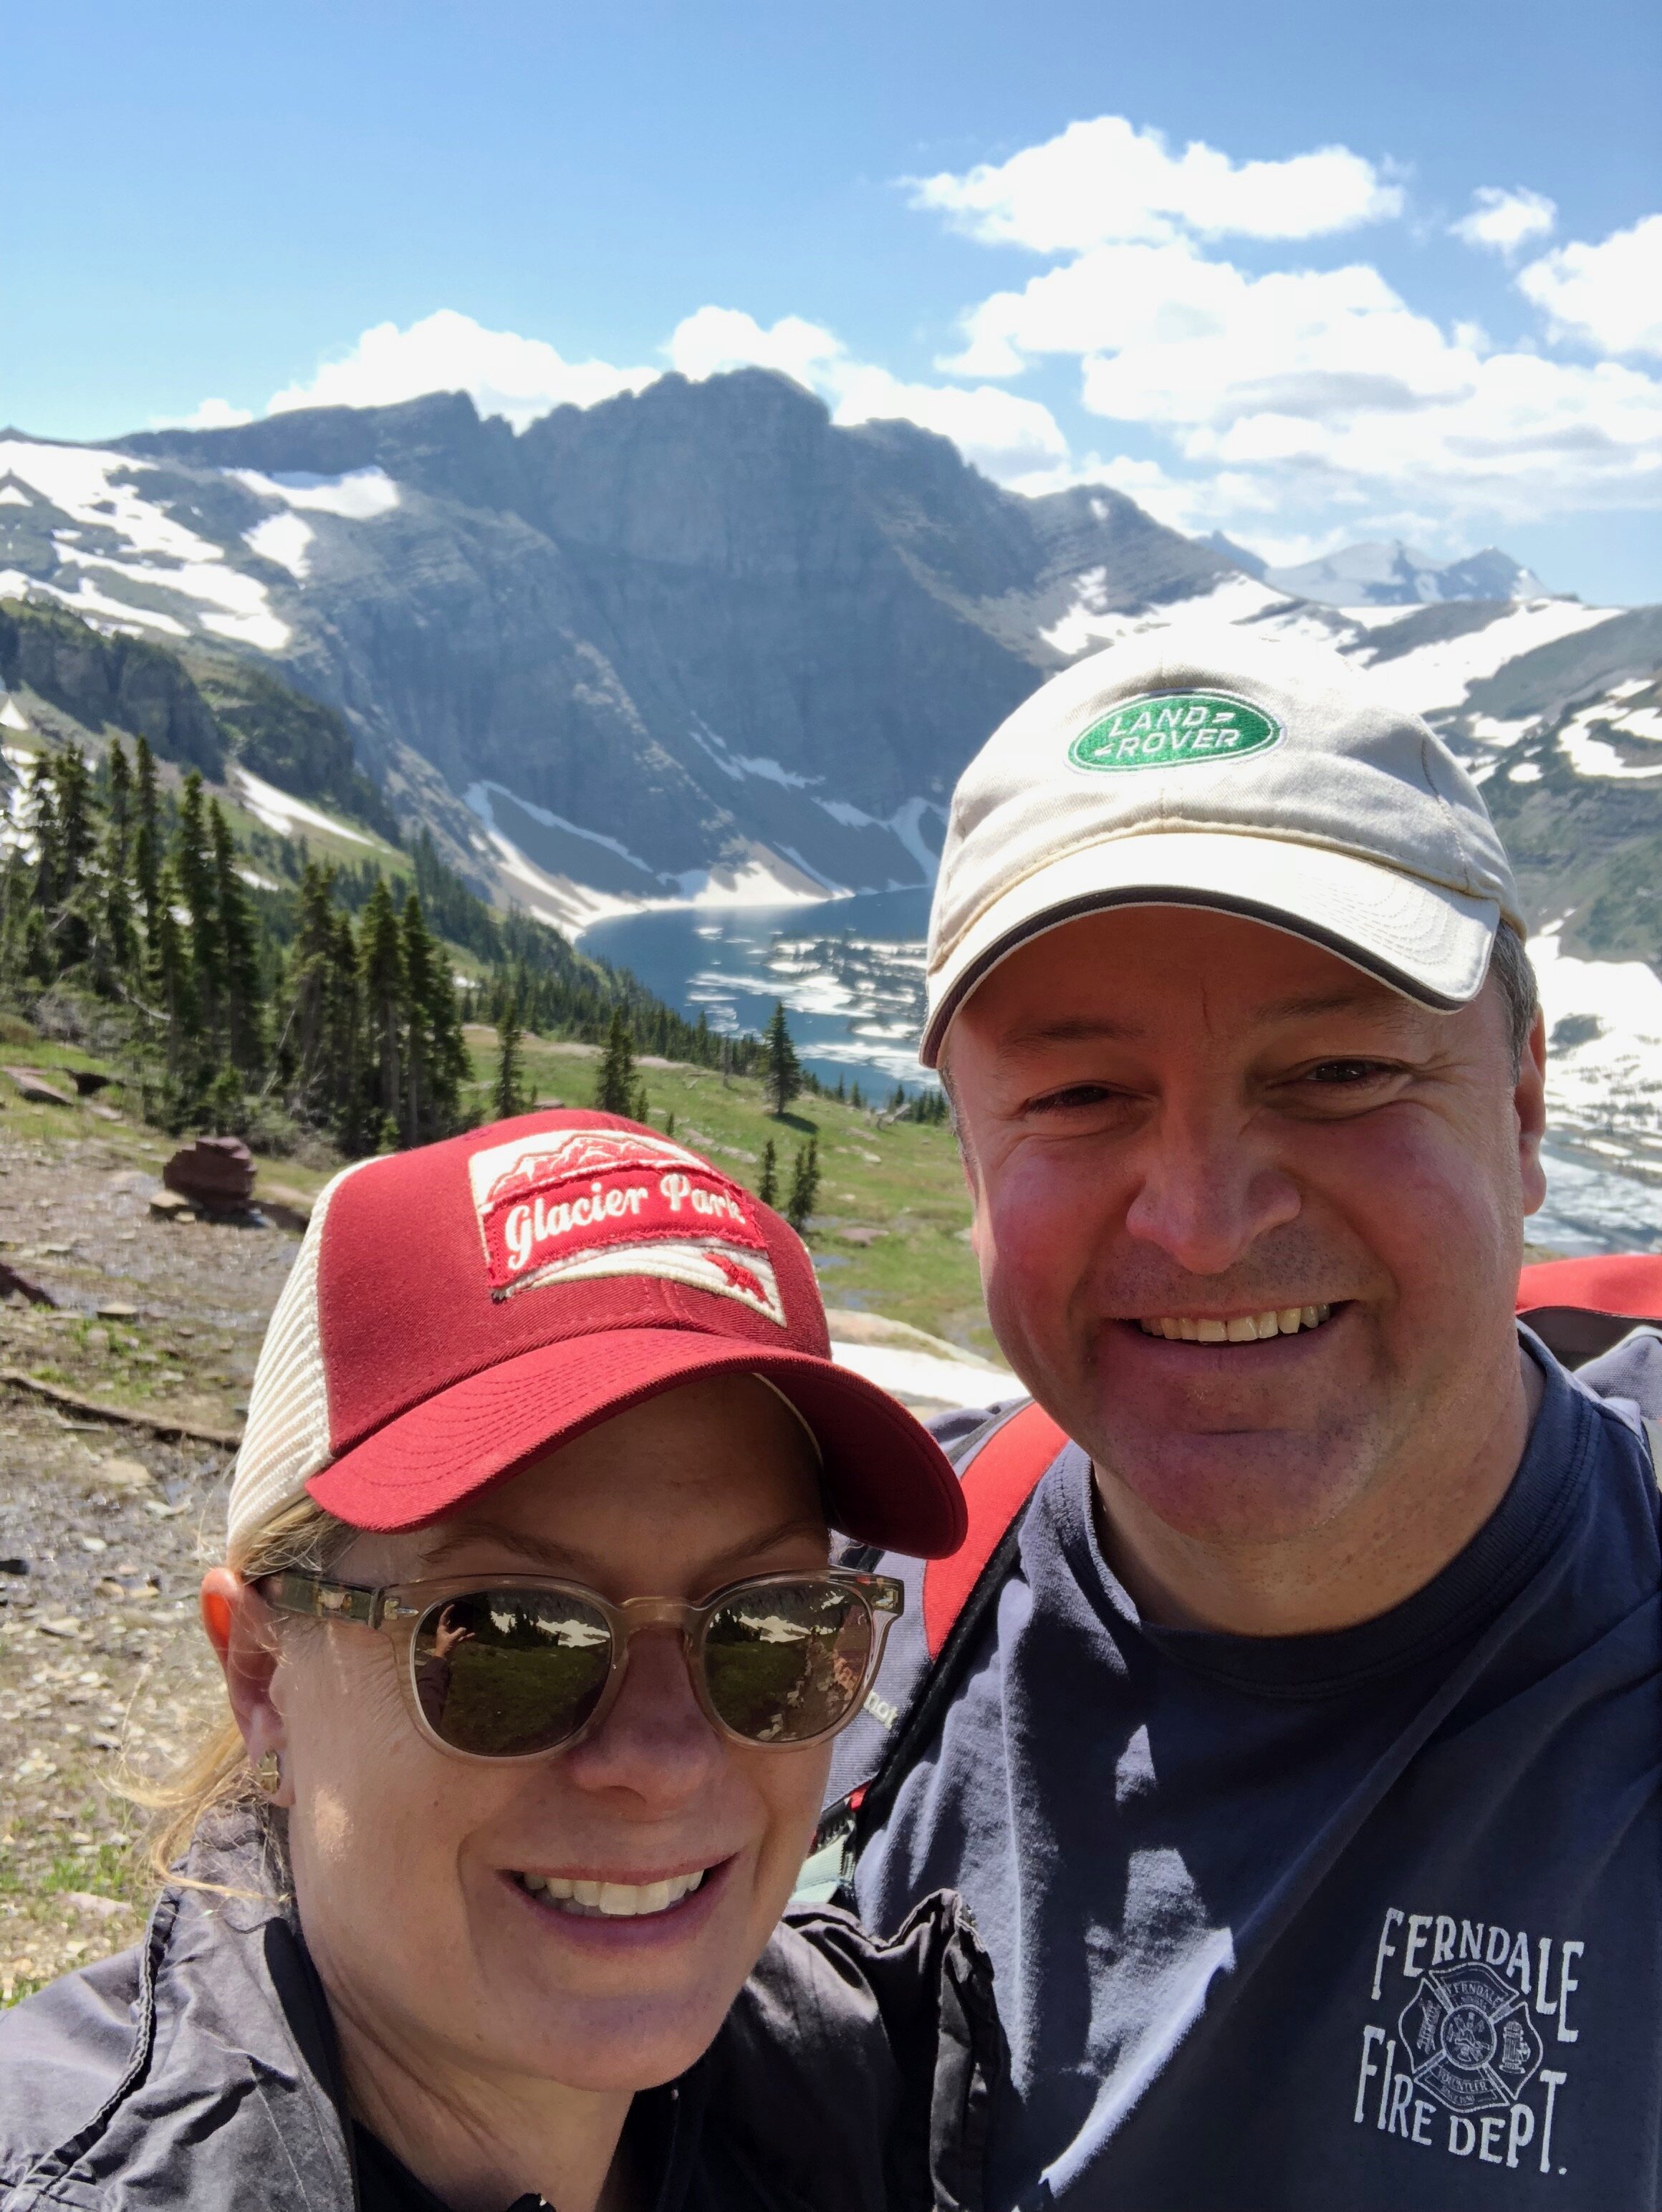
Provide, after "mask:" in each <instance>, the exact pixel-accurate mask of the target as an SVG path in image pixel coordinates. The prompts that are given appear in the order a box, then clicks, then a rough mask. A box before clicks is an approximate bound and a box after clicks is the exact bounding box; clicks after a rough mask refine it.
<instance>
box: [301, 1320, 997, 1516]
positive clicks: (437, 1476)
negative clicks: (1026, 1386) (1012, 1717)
mask: <svg viewBox="0 0 1662 2212" xmlns="http://www.w3.org/2000/svg"><path fill="white" fill-rule="evenodd" d="M719 1375H759V1376H763V1377H764V1379H765V1380H766V1381H768V1382H770V1383H774V1384H775V1385H776V1387H777V1388H778V1389H780V1390H782V1392H783V1393H784V1394H785V1395H786V1396H787V1397H788V1399H789V1400H790V1401H791V1403H792V1404H793V1405H794V1407H796V1408H797V1410H798V1411H799V1412H800V1413H801V1415H802V1417H803V1419H805V1420H806V1421H807V1425H808V1426H809V1427H810V1428H811V1429H812V1430H813V1433H814V1435H815V1437H817V1438H818V1439H819V1447H820V1449H821V1451H822V1452H823V1454H824V1455H825V1494H826V1510H827V1512H828V1513H829V1515H830V1516H831V1522H832V1523H833V1525H834V1526H835V1527H836V1528H838V1529H840V1530H841V1531H842V1532H843V1534H845V1535H849V1536H852V1537H854V1538H855V1540H856V1541H859V1542H861V1543H865V1544H876V1545H879V1546H880V1547H882V1548H883V1549H884V1550H885V1551H896V1552H904V1553H909V1554H910V1555H911V1556H912V1557H914V1558H917V1559H941V1558H944V1557H945V1556H946V1555H947V1553H951V1552H955V1551H956V1550H957V1549H958V1547H959V1545H960V1544H961V1543H962V1542H963V1541H964V1533H965V1525H966V1524H965V1511H964V1497H963V1492H962V1490H961V1489H960V1487H959V1481H958V1478H957V1476H956V1475H955V1474H953V1470H952V1467H951V1464H950V1463H949V1462H948V1461H947V1457H946V1455H945V1454H944V1453H943V1452H942V1451H941V1448H940V1446H939V1445H938V1444H937V1443H935V1441H934V1437H931V1436H930V1434H929V1432H928V1430H927V1429H925V1428H924V1427H923V1426H922V1424H921V1423H920V1422H918V1421H916V1420H914V1419H913V1418H912V1416H911V1415H910V1413H907V1411H906V1410H905V1408H904V1407H903V1406H900V1405H898V1404H897V1403H896V1401H894V1400H893V1399H892V1398H891V1397H889V1396H888V1395H887V1394H886V1392H884V1391H882V1390H880V1389H878V1388H877V1387H876V1385H875V1384H874V1383H868V1382H866V1381H865V1380H864V1378H863V1377H862V1376H858V1375H855V1374H852V1373H850V1372H849V1371H848V1370H845V1369H843V1368H839V1367H836V1366H834V1365H833V1364H831V1361H830V1360H827V1359H817V1358H813V1356H812V1355H811V1354H809V1353H807V1352H768V1351H767V1350H765V1349H764V1347H763V1346H759V1345H758V1346H745V1345H741V1344H738V1343H735V1342H734V1340H733V1338H731V1337H715V1336H703V1335H700V1334H696V1333H695V1332H693V1331H691V1330H680V1329H650V1328H642V1329H617V1330H613V1331H606V1332H600V1333H598V1334H594V1335H592V1336H583V1337H576V1338H573V1339H570V1340H567V1341H565V1342H563V1343H559V1344H548V1345H541V1346H538V1347H537V1349H536V1350H534V1351H532V1352H522V1353H521V1354H520V1356H519V1357H518V1358H514V1359H508V1360H503V1361H502V1363H501V1364H499V1365H497V1366H495V1367H489V1368H486V1369H484V1370H483V1371H482V1372H481V1373H479V1374H478V1375H470V1376H466V1378H465V1379H464V1380H463V1381H461V1382H460V1383H454V1384H453V1385H452V1386H451V1387H450V1389H447V1390H443V1391H441V1392H439V1393H438V1395H436V1396H435V1397H432V1398H429V1399H427V1400H425V1401H423V1403H422V1404H421V1405H419V1406H415V1407H411V1409H410V1411H409V1412H408V1413H403V1414H400V1415H399V1418H398V1419H396V1420H393V1421H389V1422H388V1423H387V1425H386V1426H385V1427H384V1428H381V1429H378V1430H377V1431H375V1433H374V1435H373V1436H371V1437H366V1438H365V1440H364V1441H363V1442H362V1443H360V1444H356V1445H355V1446H353V1448H352V1449H350V1450H349V1451H346V1452H344V1453H343V1454H342V1455H341V1456H340V1457H339V1458H338V1460H336V1461H334V1462H332V1465H330V1466H328V1467H326V1468H324V1469H323V1470H322V1471H321V1472H320V1474H314V1476H313V1477H312V1478H311V1480H310V1481H308V1482H307V1486H306V1487H307V1491H308V1492H310V1493H311V1495H312V1497H313V1498H314V1499H315V1500H316V1502H317V1503H318V1504H320V1506H322V1508H323V1509H324V1510H325V1511H326V1513H332V1514H333V1515H334V1516H336V1518H337V1519H338V1520H341V1521H344V1522H347V1523H348V1524H349V1525H350V1527H352V1528H366V1529H378V1530H393V1529H404V1528H422V1527H424V1526H425V1525H426V1524H427V1523H428V1522H432V1521H436V1520H438V1519H440V1518H441V1516H443V1515H445V1514H447V1513H449V1512H452V1511H454V1509H455V1508H456V1507H457V1506H458V1505H460V1504H462V1503H463V1502H464V1501H465V1500H466V1499H467V1498H473V1497H476V1496H477V1495H478V1493H479V1492H481V1491H484V1490H486V1489H489V1488H490V1486H491V1485H492V1484H493V1483H496V1482H500V1481H502V1480H504V1479H505V1478H506V1477H507V1476H508V1475H510V1474H514V1473H515V1472H516V1471H517V1470H518V1469H519V1468H522V1467H524V1466H525V1465H526V1464H527V1462H530V1461H531V1460H533V1459H535V1458H537V1457H539V1456H540V1455H542V1454H543V1453H545V1452H548V1451H552V1450H554V1449H557V1447H558V1446H559V1445H561V1444H563V1443H569V1442H570V1441H571V1439H572V1438H573V1437H576V1436H579V1435H581V1433H582V1431H584V1430H585V1429H591V1428H593V1427H594V1426H595V1425H596V1424H597V1423H599V1422H600V1421H603V1420H606V1419H609V1418H610V1417H611V1416H612V1414H614V1413H623V1412H624V1410H625V1409H626V1408H627V1407H630V1406H635V1405H639V1404H640V1403H641V1402H642V1401H643V1400H645V1399H648V1398H651V1397H654V1396H656V1395H657V1394H658V1393H659V1392H660V1391H663V1390H669V1389H674V1388H675V1386H676V1385H677V1384H678V1383H690V1382H692V1381H694V1380H695V1379H697V1378H698V1377H700V1376H719Z"/></svg>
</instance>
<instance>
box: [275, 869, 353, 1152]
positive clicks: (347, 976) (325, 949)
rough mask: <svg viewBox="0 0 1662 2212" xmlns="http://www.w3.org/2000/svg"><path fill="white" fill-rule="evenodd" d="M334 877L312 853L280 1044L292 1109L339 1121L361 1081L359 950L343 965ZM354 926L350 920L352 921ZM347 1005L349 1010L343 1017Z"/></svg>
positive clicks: (331, 1123)
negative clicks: (356, 1043)
mask: <svg viewBox="0 0 1662 2212" xmlns="http://www.w3.org/2000/svg"><path fill="white" fill-rule="evenodd" d="M333 891H334V878H333V875H332V872H330V871H329V870H328V869H327V868H322V867H320V866H318V865H317V863H316V862H315V861H313V860H307V863H306V865H305V870H304V872H303V873H302V875H301V879H300V907H299V916H298V927H296V929H295V940H294V943H293V945H291V946H290V948H289V962H288V989H287V998H288V1007H287V1016H286V1019H285V1021H284V1024H283V1040H282V1044H281V1046H280V1051H281V1052H282V1053H283V1054H285V1055H286V1060H285V1071H286V1079H287V1080H288V1082H289V1085H290V1086H291V1089H290V1103H291V1105H292V1107H293V1109H295V1111H296V1112H298V1113H299V1114H301V1115H303V1116H304V1117H305V1118H306V1119H307V1120H308V1121H320V1122H322V1123H323V1124H324V1125H325V1126H326V1127H333V1126H335V1125H337V1124H338V1121H339V1119H340V1115H341V1112H342V1109H343V1107H344V1104H345V1103H346V1102H347V1100H348V1098H349V1097H350V1094H351V1091H352V1090H353V1088H354V1086H355V1082H356V1067H355V1066H354V1065H353V1061H354V1059H355V1054H354V1053H353V1051H352V1049H351V1039H350V1032H351V1030H352V1029H353V1028H355V1027H356V1023H355V1021H353V1020H352V1019H351V1016H353V1015H355V1014H356V997H357V977H356V958H355V957H350V958H349V960H348V963H347V966H346V970H345V973H344V975H343V974H342V971H341V946H340V941H339V929H338V924H339V922H340V921H343V920H344V916H343V915H339V914H338V909H337V908H336V906H335V902H334V896H333ZM349 929H350V925H349ZM343 1013H345V1014H346V1015H347V1017H348V1018H347V1019H346V1020H345V1021H343Z"/></svg>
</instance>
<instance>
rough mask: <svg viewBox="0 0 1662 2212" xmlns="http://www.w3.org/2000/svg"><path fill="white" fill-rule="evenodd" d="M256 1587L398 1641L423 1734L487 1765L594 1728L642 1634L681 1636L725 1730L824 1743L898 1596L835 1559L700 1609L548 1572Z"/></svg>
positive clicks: (847, 1715)
mask: <svg viewBox="0 0 1662 2212" xmlns="http://www.w3.org/2000/svg"><path fill="white" fill-rule="evenodd" d="M257 1587H258V1588H259V1591H260V1593H261V1595H262V1596H263V1597H264V1598H265V1601H266V1603H267V1604H268V1605H270V1606H271V1607H275V1608H276V1610H277V1612H279V1613H303V1614H307V1615H310V1616H312V1617H313V1618H314V1619H318V1620H350V1621H356V1622H357V1623H359V1624H360V1625H361V1626H363V1627H365V1628H374V1629H379V1630H380V1631H381V1632H383V1633H384V1634H386V1635H387V1636H390V1637H392V1638H394V1640H395V1641H401V1642H402V1643H403V1644H405V1646H406V1647H407V1654H408V1656H407V1660H406V1662H405V1665H404V1666H403V1668H401V1669H400V1674H401V1679H402V1680H403V1683H404V1687H405V1696H406V1698H407V1699H408V1701H409V1705H410V1709H411V1713H412V1714H413V1715H414V1717H415V1721H416V1725H417V1728H419V1729H420V1730H421V1732H422V1734H423V1735H425V1736H426V1737H428V1738H429V1741H432V1742H433V1743H435V1744H436V1745H437V1746H438V1747H439V1748H440V1749H441V1751H448V1752H454V1753H460V1755H461V1756H462V1757H463V1758H466V1759H542V1758H545V1757H546V1756H547V1755H548V1754H549V1753H551V1752H556V1751H566V1750H569V1748H570V1747H571V1746H572V1745H573V1744H575V1743H576V1742H578V1741H581V1738H582V1737H583V1736H584V1735H587V1732H588V1730H589V1729H593V1728H595V1727H597V1726H598V1725H599V1724H600V1722H601V1721H603V1720H604V1719H605V1718H606V1714H607V1712H608V1711H610V1710H611V1707H612V1702H613V1700H614V1699H615V1698H616V1697H617V1694H618V1689H619V1688H620V1686H622V1683H623V1679H624V1668H625V1667H626V1666H627V1664H628V1663H629V1640H630V1637H631V1636H636V1635H638V1634H639V1632H641V1630H642V1629H643V1628H673V1629H675V1630H676V1631H677V1632H679V1635H680V1638H681V1644H682V1649H683V1650H684V1651H685V1654H686V1662H687V1672H688V1674H689V1675H690V1676H691V1681H692V1687H693V1692H694V1694H695V1695H696V1696H697V1700H698V1703H699V1705H701V1707H702V1708H703V1711H704V1714H705V1716H706V1717H707V1718H708V1719H709V1721H710V1723H712V1725H713V1726H714V1727H715V1729H717V1730H718V1731H719V1732H720V1733H721V1735H725V1736H729V1737H731V1738H732V1739H733V1741H734V1742H737V1743H743V1744H760V1745H764V1746H767V1747H770V1748H780V1749H784V1750H794V1749H796V1748H797V1747H800V1746H801V1745H803V1744H809V1743H820V1742H823V1741H825V1738H826V1737H827V1736H832V1735H836V1734H837V1730H838V1729H843V1728H846V1727H847V1726H848V1724H849V1722H850V1721H851V1720H852V1719H853V1718H854V1717H855V1714H856V1713H857V1712H858V1711H860V1709H861V1705H863V1704H864V1703H865V1699H866V1693H867V1692H868V1690H869V1689H870V1687H871V1685H872V1682H873V1680H874V1678H875V1676H876V1674H877V1670H878V1668H879V1666H880V1663H881V1662H882V1657H883V1644H884V1641H885V1638H886V1637H887V1635H888V1632H889V1628H890V1626H891V1624H892V1621H893V1620H894V1619H895V1618H896V1616H897V1615H898V1613H900V1611H901V1609H902V1607H903V1606H904V1601H905V1598H904V1589H903V1587H902V1585H901V1584H900V1583H898V1582H896V1581H895V1580H894V1579H893V1578H892V1577H891V1576H888V1575H863V1574H856V1573H855V1572H853V1571H851V1570H850V1569H848V1568H843V1567H830V1568H825V1569H824V1570H822V1571H820V1572H819V1573H816V1574H807V1575H803V1574H795V1575H789V1574H785V1575H755V1576H752V1577H751V1578H750V1579H749V1580H748V1581H746V1582H737V1583H728V1586H727V1588H726V1589H719V1590H717V1591H716V1592H715V1595H714V1596H713V1597H709V1598H706V1599H705V1601H703V1604H702V1605H690V1604H686V1603H685V1602H683V1601H681V1600H680V1599H679V1598H668V1597H632V1598H627V1599H625V1600H624V1602H623V1604H621V1605H613V1604H612V1602H611V1601H610V1600H609V1599H606V1598H604V1597H602V1596H600V1594H599V1593H598V1591H595V1590H591V1589H583V1588H582V1587H581V1584H579V1583H563V1582H556V1581H555V1580H553V1579H552V1578H551V1577H548V1576H544V1575H520V1576H515V1577H514V1578H513V1579H512V1580H511V1581H510V1580H504V1581H502V1582H491V1583H481V1582H480V1581H479V1579H478V1577H477V1576H474V1577H470V1578H466V1579H460V1580H444V1581H433V1582H418V1583H392V1584H389V1585H388V1586H387V1588H385V1589H358V1588H356V1586H354V1585H353V1584H350V1583H331V1582H325V1581H322V1580H321V1579H320V1577H317V1576H315V1575H301V1574H276V1575H267V1576H265V1577H264V1578H263V1579H262V1580H261V1581H260V1582H259V1584H258V1585H257Z"/></svg>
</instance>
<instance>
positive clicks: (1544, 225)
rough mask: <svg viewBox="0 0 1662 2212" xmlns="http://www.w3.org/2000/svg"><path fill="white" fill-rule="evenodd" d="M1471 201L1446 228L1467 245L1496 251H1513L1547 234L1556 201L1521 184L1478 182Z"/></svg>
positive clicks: (1556, 207) (1551, 223)
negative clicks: (1512, 188) (1467, 212)
mask: <svg viewBox="0 0 1662 2212" xmlns="http://www.w3.org/2000/svg"><path fill="white" fill-rule="evenodd" d="M1471 201H1472V206H1471V213H1470V215H1467V216H1461V218H1460V220H1459V222H1457V223H1452V224H1451V225H1450V226H1449V228H1451V229H1452V231H1453V233H1454V235H1455V236H1456V237H1457V238H1463V239H1464V240H1465V242H1466V244H1467V245H1468V246H1488V247H1490V248H1491V249H1492V250H1493V251H1494V252H1496V253H1513V252H1516V251H1517V249H1518V248H1519V246H1526V245H1527V244H1528V243H1529V241H1530V240H1531V239H1532V238H1550V237H1551V236H1552V230H1553V225H1554V224H1555V222H1557V220H1558V205H1557V202H1556V201H1555V200H1549V198H1548V197H1547V196H1546V194H1545V193H1544V192H1532V191H1530V190H1529V188H1528V187H1527V186H1526V185H1519V186H1518V188H1517V190H1516V191H1503V190H1502V188H1501V186H1500V185H1479V186H1478V187H1477V189H1476V191H1475V192H1474V193H1473V194H1472V196H1471Z"/></svg>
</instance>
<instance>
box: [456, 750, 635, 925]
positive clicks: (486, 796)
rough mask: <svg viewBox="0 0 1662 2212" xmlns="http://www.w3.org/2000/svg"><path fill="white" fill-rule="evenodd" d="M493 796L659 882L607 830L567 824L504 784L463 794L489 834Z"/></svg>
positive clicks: (477, 785) (492, 825) (482, 785)
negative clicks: (610, 854) (601, 848)
mask: <svg viewBox="0 0 1662 2212" xmlns="http://www.w3.org/2000/svg"><path fill="white" fill-rule="evenodd" d="M492 793H495V794H496V797H497V798H498V799H507V800H508V801H509V802H510V803H511V804H512V805H514V806H515V807H517V808H518V809H519V811H520V812H521V814H528V815H529V816H530V817H531V818H532V820H533V822H540V823H542V825H543V827H544V829H558V830H561V831H563V834H564V835H565V836H568V837H581V838H583V839H585V840H586V841H587V842H588V843H589V844H591V845H600V846H603V847H604V848H606V851H607V852H608V853H615V854H617V855H618V859H619V860H624V861H627V863H628V864H629V866H630V867H631V868H638V869H639V870H640V872H641V873H642V875H643V876H648V877H650V878H653V880H654V881H656V880H657V878H656V876H655V872H654V869H653V867H652V866H651V864H650V862H649V861H646V860H642V858H641V856H640V854H638V853H631V852H630V849H629V848H628V846H627V845H625V844H624V843H623V842H622V841H621V840H620V839H619V838H617V837H612V836H608V835H607V834H606V831H605V830H604V829H585V828H584V827H583V826H582V824H581V823H579V822H568V821H567V819H566V818H565V817H564V815H563V814H551V813H550V811H549V810H548V809H547V807H545V806H539V805H537V804H536V803H535V802H534V800H532V799H521V797H520V795H519V793H518V792H516V791H510V790H509V789H508V786H507V785H506V784H505V783H492V782H490V781H484V782H482V783H471V784H469V786H468V787H467V789H466V792H465V793H463V794H462V795H463V799H464V800H465V802H466V805H468V806H469V807H470V808H471V809H472V811H473V812H474V813H475V814H477V815H478V817H479V819H480V821H481V822H483V823H484V826H485V829H486V831H487V832H489V833H495V832H496V826H497V825H496V812H495V810H494V808H493V807H492V805H491V804H490V800H491V794H492ZM620 911H621V909H620Z"/></svg>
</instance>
